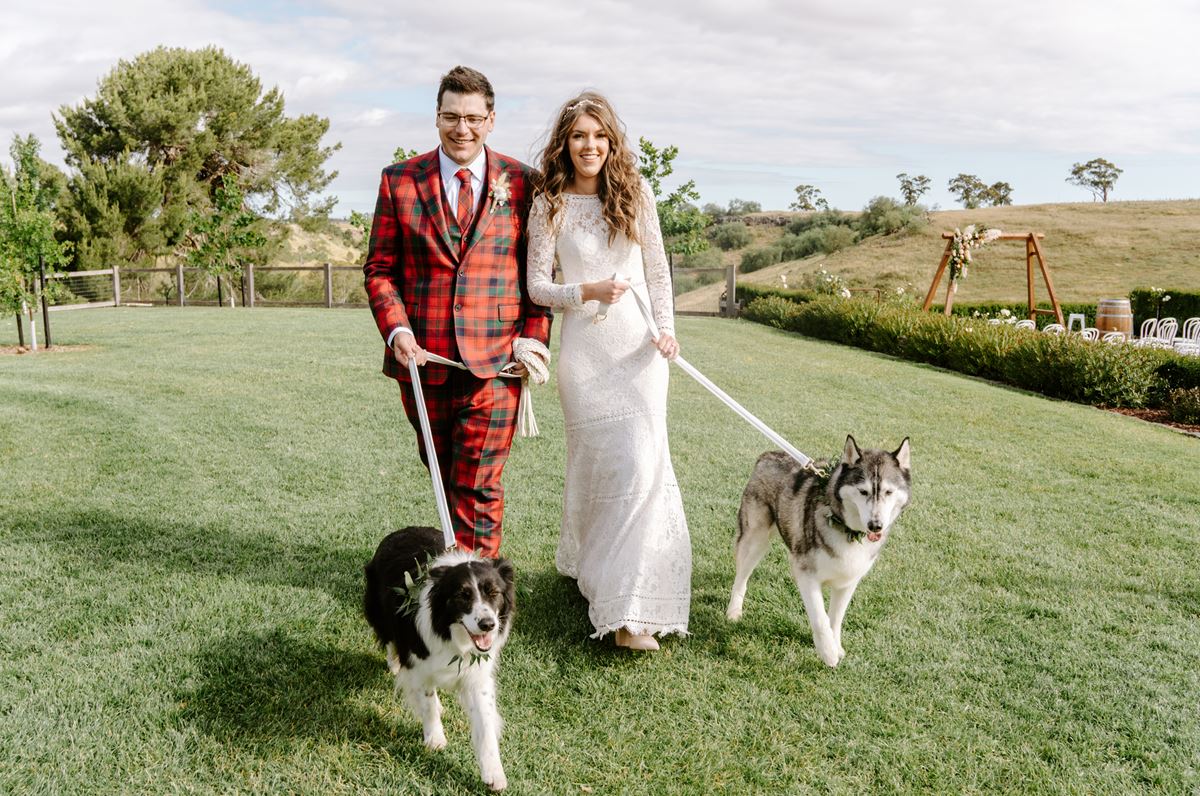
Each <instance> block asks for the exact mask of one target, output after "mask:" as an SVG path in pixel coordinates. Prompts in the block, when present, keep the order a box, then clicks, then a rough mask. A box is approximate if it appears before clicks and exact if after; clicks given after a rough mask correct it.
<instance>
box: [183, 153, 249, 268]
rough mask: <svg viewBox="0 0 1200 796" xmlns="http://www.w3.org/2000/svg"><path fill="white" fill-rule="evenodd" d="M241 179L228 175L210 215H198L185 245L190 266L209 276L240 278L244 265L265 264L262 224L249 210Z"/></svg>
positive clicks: (195, 215) (192, 222) (223, 181)
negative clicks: (249, 263)
mask: <svg viewBox="0 0 1200 796" xmlns="http://www.w3.org/2000/svg"><path fill="white" fill-rule="evenodd" d="M243 202H244V196H243V194H242V191H241V188H240V187H239V186H238V178H237V177H236V176H234V175H232V174H226V175H225V176H224V177H222V178H221V185H220V186H218V187H217V195H216V201H215V202H214V203H213V208H212V210H211V211H210V212H209V213H207V214H200V213H195V214H194V215H193V217H192V218H191V220H190V223H189V225H188V226H189V228H190V230H191V232H190V234H189V235H188V238H187V242H186V251H185V254H186V256H187V260H188V263H189V264H191V265H192V266H193V267H195V268H202V269H203V270H205V271H206V272H208V273H210V274H214V275H217V276H220V275H221V274H231V275H240V274H241V272H242V264H243V263H245V262H251V263H255V264H256V265H257V264H263V263H264V262H265V257H264V256H263V255H264V253H265V249H266V246H267V236H266V234H265V232H264V229H263V226H264V225H263V220H262V219H261V218H259V217H258V216H257V215H256V214H254V213H252V212H250V211H249V210H247V209H246V207H245V205H244V204H243Z"/></svg>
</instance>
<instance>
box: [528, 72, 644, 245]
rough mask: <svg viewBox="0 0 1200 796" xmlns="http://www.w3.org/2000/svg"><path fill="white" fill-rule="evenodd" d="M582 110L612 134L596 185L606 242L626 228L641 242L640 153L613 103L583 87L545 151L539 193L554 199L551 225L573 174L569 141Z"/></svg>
mask: <svg viewBox="0 0 1200 796" xmlns="http://www.w3.org/2000/svg"><path fill="white" fill-rule="evenodd" d="M584 114H587V115H588V116H591V117H592V118H593V119H595V120H596V121H597V122H598V123H599V124H600V127H601V129H603V130H604V133H605V135H607V136H608V158H607V159H606V160H605V161H604V166H603V167H601V169H600V180H599V187H598V188H597V193H598V196H599V198H600V208H601V212H602V213H603V215H604V220H605V221H606V222H608V242H609V243H612V241H613V238H615V237H616V234H617V233H618V232H622V233H624V234H625V237H627V238H629V240H631V241H633V242H634V243H639V242H640V240H639V237H638V230H637V228H638V207H639V206H640V204H641V203H642V185H641V175H640V174H639V173H638V169H637V156H636V155H634V154H633V151H632V150H631V149H630V148H629V141H628V140H627V139H626V137H625V125H624V124H623V123H622V122H621V120H620V118H619V117H618V116H617V112H616V111H615V110H613V107H612V104H611V103H609V101H608V100H607V99H605V98H604V97H603V96H601V95H600V94H597V93H596V92H594V91H585V92H583V93H582V94H580V95H579V96H578V97H575V98H573V99H570V100H567V101H566V102H565V103H563V106H562V108H561V109H559V112H558V121H556V122H555V123H554V126H553V127H552V128H551V130H550V136H549V140H548V141H547V142H546V148H545V149H543V150H542V158H541V163H540V164H539V168H540V169H541V179H540V180H539V182H538V190H537V192H538V193H540V194H545V196H546V199H547V200H548V201H549V203H550V225H551V227H553V225H554V217H555V216H556V215H558V211H559V210H561V209H562V206H563V198H562V195H563V192H564V191H565V190H566V188H567V186H568V185H569V184H570V182H571V180H573V179H574V178H575V166H574V165H573V164H572V163H571V153H570V151H569V149H568V148H567V146H568V144H567V139H568V137H569V136H570V134H571V128H572V127H574V126H575V122H576V121H577V120H578V119H579V117H580V116H583V115H584Z"/></svg>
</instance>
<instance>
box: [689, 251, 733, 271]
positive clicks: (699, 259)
mask: <svg viewBox="0 0 1200 796" xmlns="http://www.w3.org/2000/svg"><path fill="white" fill-rule="evenodd" d="M682 266H683V267H684V268H724V267H725V258H724V257H722V256H721V252H719V251H717V250H716V249H704V250H703V251H698V252H694V253H692V254H685V255H684V256H683V262H682Z"/></svg>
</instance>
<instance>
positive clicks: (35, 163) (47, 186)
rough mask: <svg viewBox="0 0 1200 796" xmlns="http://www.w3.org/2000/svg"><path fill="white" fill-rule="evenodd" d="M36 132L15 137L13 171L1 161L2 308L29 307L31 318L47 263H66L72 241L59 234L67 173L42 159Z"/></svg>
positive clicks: (10, 310)
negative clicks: (58, 214)
mask: <svg viewBox="0 0 1200 796" xmlns="http://www.w3.org/2000/svg"><path fill="white" fill-rule="evenodd" d="M40 148H41V143H40V142H39V141H38V140H37V138H36V137H35V136H33V135H29V136H26V137H25V138H22V137H21V136H19V135H14V136H13V142H12V146H11V147H10V148H9V154H10V155H11V156H12V161H13V170H12V171H11V172H10V171H9V170H8V168H7V167H5V166H3V165H2V164H0V310H3V311H4V313H5V314H6V315H8V314H13V313H17V312H20V311H21V310H22V309H23V308H24V309H26V310H27V311H28V312H29V313H30V314H31V316H32V313H33V312H34V310H35V304H36V301H37V285H38V279H39V274H40V271H41V268H42V266H43V264H44V265H45V267H46V269H48V270H50V271H53V270H54V269H55V268H56V267H57V266H60V265H62V264H64V263H65V262H66V261H67V257H68V254H69V252H70V246H69V244H64V243H60V242H59V241H58V240H57V239H56V237H55V233H56V232H57V230H58V226H59V225H58V220H57V218H56V216H55V208H56V207H57V205H58V202H59V200H60V198H61V196H62V191H63V180H62V175H61V174H60V173H59V172H58V170H57V169H54V167H53V166H50V165H49V164H47V163H46V162H45V161H43V160H42V159H41V158H40V157H38V150H39V149H40Z"/></svg>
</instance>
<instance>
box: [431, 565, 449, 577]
mask: <svg viewBox="0 0 1200 796" xmlns="http://www.w3.org/2000/svg"><path fill="white" fill-rule="evenodd" d="M449 571H450V567H448V566H446V565H445V564H443V565H442V566H440V567H432V568H431V569H430V570H429V572H428V573H427V575H428V577H429V579H430V580H439V579H440V578H441V577H442V576H443V575H445V574H446V573H447V572H449Z"/></svg>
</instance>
